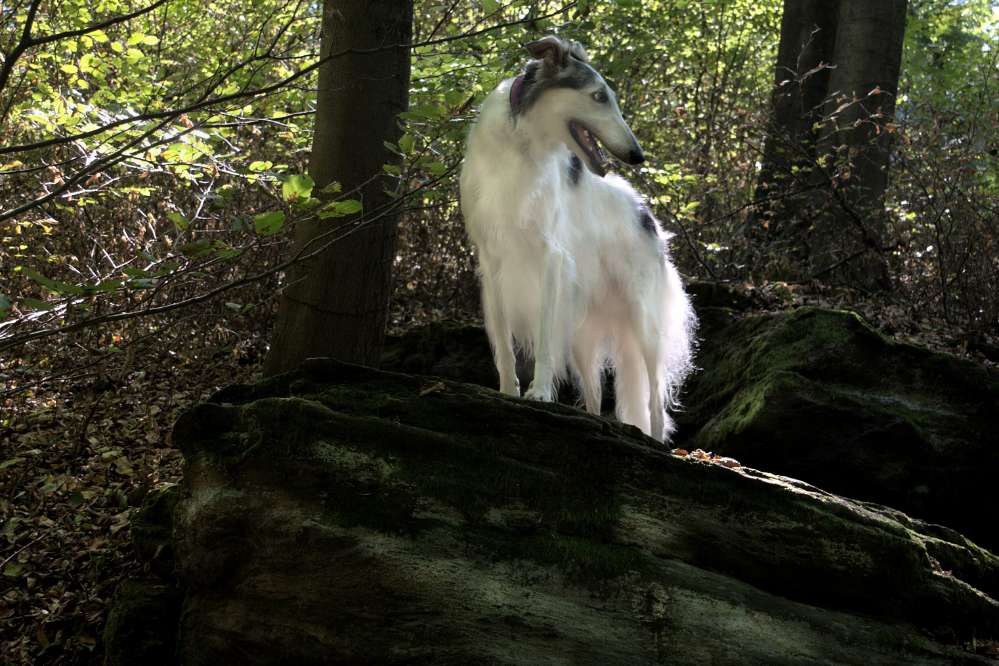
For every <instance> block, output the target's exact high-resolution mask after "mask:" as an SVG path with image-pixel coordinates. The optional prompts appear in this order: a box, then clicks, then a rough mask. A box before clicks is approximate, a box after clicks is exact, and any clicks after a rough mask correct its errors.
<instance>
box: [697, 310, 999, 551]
mask: <svg viewBox="0 0 999 666" xmlns="http://www.w3.org/2000/svg"><path fill="white" fill-rule="evenodd" d="M702 317H703V318H704V319H706V320H707V321H710V322H711V323H712V327H711V333H710V335H707V336H705V337H704V338H703V341H702V343H701V347H700V351H699V354H698V357H697V364H698V366H700V368H702V371H701V372H700V373H699V374H698V375H697V376H695V377H694V378H693V380H692V381H691V383H690V385H689V387H688V391H687V392H686V395H685V398H684V402H685V405H686V408H685V411H684V412H683V413H682V414H681V415H680V422H681V430H680V432H681V437H682V438H683V441H682V442H681V444H682V445H684V446H686V447H687V448H694V447H699V448H702V449H705V450H711V451H714V452H717V453H721V454H725V455H729V456H732V457H735V458H737V459H738V460H740V461H741V462H742V463H744V464H747V465H750V466H752V467H757V468H760V469H764V470H767V471H768V472H774V473H778V474H783V475H787V476H792V477H794V478H798V479H804V480H806V481H808V482H809V483H812V484H815V485H817V486H820V487H822V488H823V489H825V490H829V491H832V492H835V493H838V494H843V495H847V496H849V497H853V498H856V499H862V500H870V501H874V502H878V503H882V504H887V505H890V506H892V507H895V508H898V509H901V510H903V511H905V512H907V513H910V514H912V515H914V516H918V517H920V518H923V519H926V520H930V521H934V522H939V523H942V524H945V525H948V526H951V527H954V528H956V529H958V530H960V531H962V532H964V533H965V534H967V535H969V536H970V537H972V538H974V539H976V540H977V541H979V542H980V543H982V544H983V545H986V546H988V547H990V548H992V549H993V550H999V524H997V523H996V521H995V519H994V516H993V517H992V518H991V519H989V518H987V517H986V516H987V515H988V513H989V512H990V511H991V510H992V509H993V508H994V507H996V506H999V485H997V484H996V483H995V482H994V479H993V477H994V475H995V470H996V469H997V468H999V373H996V372H995V371H992V370H989V369H986V368H984V367H982V366H979V365H977V364H975V363H972V362H970V361H964V360H961V359H957V358H954V357H952V356H947V355H944V354H938V353H933V352H930V351H927V350H925V349H920V348H918V347H914V346H912V345H908V344H902V343H898V342H894V341H892V340H890V339H888V338H886V337H885V336H883V335H881V334H880V333H878V332H877V331H876V330H874V329H873V328H872V327H871V326H869V325H868V324H867V323H866V322H864V321H863V320H862V319H861V318H860V317H859V316H857V315H856V314H853V313H850V312H843V311H835V310H825V309H820V308H800V309H798V310H794V311H791V312H783V313H778V314H764V315H754V316H748V317H742V318H737V317H734V316H733V315H732V313H731V312H730V311H727V310H723V309H714V308H708V309H705V310H703V311H702Z"/></svg>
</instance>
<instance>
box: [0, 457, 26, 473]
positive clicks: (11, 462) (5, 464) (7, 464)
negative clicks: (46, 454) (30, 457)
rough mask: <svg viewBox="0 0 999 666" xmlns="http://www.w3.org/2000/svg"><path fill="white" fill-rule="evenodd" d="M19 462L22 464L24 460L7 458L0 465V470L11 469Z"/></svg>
mask: <svg viewBox="0 0 999 666" xmlns="http://www.w3.org/2000/svg"><path fill="white" fill-rule="evenodd" d="M21 462H24V458H9V459H7V460H4V461H3V462H2V463H0V470H4V469H7V468H8V467H13V466H14V465H17V464H19V463H21Z"/></svg>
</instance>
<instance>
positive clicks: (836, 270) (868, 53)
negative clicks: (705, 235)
mask: <svg viewBox="0 0 999 666" xmlns="http://www.w3.org/2000/svg"><path fill="white" fill-rule="evenodd" d="M906 6H907V1H906V0H884V1H880V2H868V1H867V0H842V1H837V0H806V1H800V0H785V3H784V16H783V19H782V23H781V41H780V47H779V50H778V56H777V67H776V77H775V89H774V96H773V124H772V126H771V128H770V132H769V135H768V138H767V142H766V146H765V150H764V160H763V167H762V170H761V173H760V181H759V187H758V190H757V207H756V212H755V214H754V215H753V216H752V217H751V220H750V233H751V234H752V235H753V236H754V237H755V238H757V239H761V240H763V245H764V250H765V251H766V253H767V254H768V255H774V256H778V257H780V260H779V261H778V262H777V263H776V264H771V266H770V267H769V268H770V269H771V270H773V269H776V273H777V274H779V275H781V276H783V277H790V278H793V279H806V278H809V277H826V278H834V279H840V280H843V281H846V282H848V283H850V284H854V285H856V286H860V287H863V288H868V289H877V288H884V287H886V286H887V284H888V282H887V278H888V271H887V264H886V257H885V253H886V251H885V248H884V235H885V233H884V232H885V225H886V218H885V212H884V194H885V189H886V186H887V182H888V179H887V167H888V156H889V151H890V147H891V145H890V144H891V131H890V126H889V123H890V122H891V120H892V118H893V114H894V111H895V93H896V91H897V89H898V76H899V71H900V67H901V58H902V40H903V36H904V32H905V15H906Z"/></svg>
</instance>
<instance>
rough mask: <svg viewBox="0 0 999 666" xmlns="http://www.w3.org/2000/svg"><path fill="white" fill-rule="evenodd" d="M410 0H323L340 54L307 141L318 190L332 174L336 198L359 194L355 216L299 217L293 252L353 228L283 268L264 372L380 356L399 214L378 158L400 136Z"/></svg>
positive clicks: (328, 41) (388, 158) (322, 77)
mask: <svg viewBox="0 0 999 666" xmlns="http://www.w3.org/2000/svg"><path fill="white" fill-rule="evenodd" d="M412 22H413V5H412V2H411V1H410V0H407V1H405V2H394V1H392V0H373V1H371V2H368V1H362V0H339V1H336V2H334V0H326V3H325V6H324V8H323V37H322V56H323V57H328V56H330V55H331V54H339V53H343V52H345V51H348V50H349V51H350V52H348V53H345V54H343V55H338V56H336V57H334V58H332V59H330V60H329V61H328V62H327V63H325V64H324V65H323V66H322V68H321V69H320V71H319V96H318V105H317V109H316V129H315V138H314V139H313V145H312V164H311V173H312V178H313V179H314V180H315V182H316V191H317V192H318V191H320V190H321V189H322V188H324V187H325V186H327V185H329V184H330V183H331V182H334V181H336V182H338V183H340V184H341V186H342V193H341V194H338V195H337V196H343V197H345V198H353V199H360V200H361V202H362V204H363V206H364V209H363V211H362V212H361V213H360V214H359V215H358V216H356V217H354V218H347V219H343V218H334V219H336V220H337V222H333V221H330V220H317V221H313V222H309V223H303V224H301V225H300V226H299V227H298V229H297V231H296V236H295V246H294V249H293V252H294V253H297V252H299V251H300V250H302V249H303V248H305V247H316V246H320V247H321V245H322V243H324V242H328V241H327V240H322V239H321V240H316V239H317V237H318V236H320V235H321V234H325V233H327V232H329V231H330V230H331V229H333V228H334V227H333V225H334V224H337V225H339V226H340V227H341V228H342V231H341V233H346V232H347V231H350V230H352V229H354V228H355V227H356V225H357V224H358V223H359V222H362V221H363V222H362V224H363V226H361V227H360V228H358V229H357V230H356V231H351V233H349V235H346V236H344V237H343V238H342V239H340V240H338V241H337V242H336V243H334V244H333V245H332V247H330V248H329V249H328V250H326V251H325V252H323V253H322V254H320V255H319V256H317V257H316V258H314V259H312V260H310V261H307V262H304V263H302V264H299V265H297V266H295V267H294V268H293V269H292V270H291V271H289V273H288V281H287V286H286V287H285V290H284V293H283V296H282V300H281V306H280V311H279V313H278V321H277V325H276V327H275V330H274V338H273V341H272V347H271V352H270V355H269V356H268V359H267V364H266V368H265V370H266V372H267V373H268V374H274V373H276V372H281V371H284V370H288V369H291V368H294V367H296V366H297V365H298V364H299V363H301V361H302V360H303V359H305V358H308V357H310V356H330V357H334V358H339V359H342V360H349V361H353V362H356V363H363V364H367V365H374V364H377V362H378V359H379V356H380V355H381V348H382V342H383V339H384V331H385V321H386V317H387V312H388V301H389V296H390V286H391V269H392V261H393V257H394V253H395V237H396V230H395V225H396V215H395V214H394V213H390V214H384V210H385V209H386V207H387V206H390V205H391V203H392V198H391V196H390V195H389V194H387V193H386V189H387V188H388V187H389V183H388V182H387V181H386V175H385V172H384V171H383V168H382V167H383V165H384V164H386V163H389V162H393V161H396V160H397V158H396V156H395V155H394V154H393V153H391V152H390V151H389V150H387V149H386V148H385V146H384V142H385V141H395V140H397V139H398V138H399V126H398V122H397V119H396V117H397V116H398V114H399V113H400V112H402V111H405V110H406V107H407V100H408V94H409V66H410V65H409V58H410V56H409V46H408V45H409V42H410V38H411V34H412Z"/></svg>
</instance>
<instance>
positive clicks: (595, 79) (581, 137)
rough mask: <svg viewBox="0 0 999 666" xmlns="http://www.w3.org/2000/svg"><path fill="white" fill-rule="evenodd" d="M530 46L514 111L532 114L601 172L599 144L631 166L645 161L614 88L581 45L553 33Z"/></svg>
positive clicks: (602, 161)
mask: <svg viewBox="0 0 999 666" xmlns="http://www.w3.org/2000/svg"><path fill="white" fill-rule="evenodd" d="M526 48H527V51H528V52H529V53H530V54H531V57H532V58H533V60H531V61H530V62H529V63H528V64H527V67H526V68H525V69H524V75H523V79H522V81H520V82H519V84H518V85H519V90H518V91H517V92H518V94H517V100H516V103H515V104H514V108H513V113H514V114H515V115H523V116H525V117H526V116H527V115H528V114H530V115H531V116H532V122H536V123H539V124H540V126H541V127H542V129H543V130H544V131H545V132H546V133H548V134H550V135H552V136H554V137H556V138H560V139H562V140H564V142H565V144H566V145H567V146H569V148H570V150H572V151H573V152H574V153H576V155H577V156H578V157H579V158H580V159H581V160H582V161H583V163H584V164H586V166H587V167H588V168H589V169H590V171H592V172H594V173H595V174H597V175H599V176H602V175H604V173H605V172H606V169H605V166H604V165H605V163H606V161H607V160H606V157H605V156H604V153H603V151H602V150H601V149H600V144H603V145H604V146H605V147H606V148H607V150H609V151H610V152H611V154H612V155H614V156H615V157H617V158H618V159H619V160H621V161H622V162H626V163H627V164H640V163H642V162H643V161H645V156H644V154H643V153H642V148H641V146H639V145H638V140H637V139H635V135H634V133H632V131H631V128H630V127H628V123H626V122H624V118H623V117H622V116H621V109H620V108H618V105H617V97H616V96H615V95H614V91H613V90H611V89H610V86H608V85H607V82H606V81H604V78H603V77H602V76H600V73H599V72H597V70H595V69H593V67H592V66H590V64H589V63H588V62H587V57H586V51H584V50H583V47H582V46H580V45H579V44H577V43H576V42H569V41H564V40H561V39H559V38H558V37H555V36H552V35H549V36H547V37H545V38H543V39H539V40H537V41H535V42H531V43H530V44H527V45H526Z"/></svg>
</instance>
